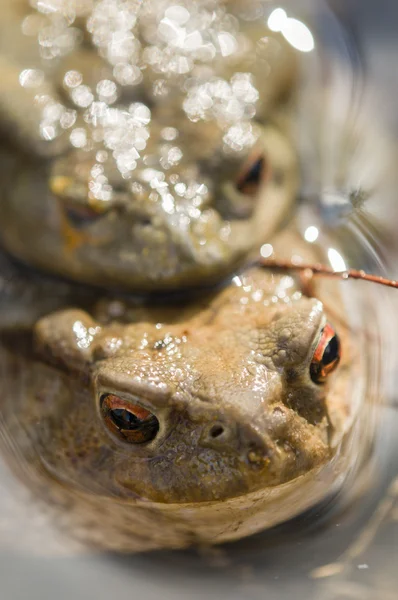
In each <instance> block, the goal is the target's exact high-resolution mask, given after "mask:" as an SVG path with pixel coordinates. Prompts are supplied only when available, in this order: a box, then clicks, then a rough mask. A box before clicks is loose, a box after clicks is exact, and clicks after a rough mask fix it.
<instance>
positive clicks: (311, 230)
mask: <svg viewBox="0 0 398 600" xmlns="http://www.w3.org/2000/svg"><path fill="white" fill-rule="evenodd" d="M318 237H319V229H318V228H317V227H314V226H313V225H311V227H308V228H307V229H306V230H305V233H304V238H305V240H306V241H307V242H310V244H313V243H314V242H316V241H317V239H318Z"/></svg>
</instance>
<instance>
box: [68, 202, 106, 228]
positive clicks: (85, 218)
mask: <svg viewBox="0 0 398 600" xmlns="http://www.w3.org/2000/svg"><path fill="white" fill-rule="evenodd" d="M63 208H64V212H65V215H66V217H67V219H68V221H69V222H70V223H71V224H72V225H74V226H75V227H78V228H79V227H84V226H85V225H90V224H91V223H93V222H94V221H96V220H97V219H99V218H100V217H102V216H103V213H102V212H98V211H97V210H95V209H94V208H91V207H90V206H73V205H69V206H68V205H67V204H66V203H65V204H64V207H63Z"/></svg>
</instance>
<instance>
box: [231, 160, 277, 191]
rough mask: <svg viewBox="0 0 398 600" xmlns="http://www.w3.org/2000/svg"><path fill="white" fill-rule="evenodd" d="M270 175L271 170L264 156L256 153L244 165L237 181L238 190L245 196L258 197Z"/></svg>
mask: <svg viewBox="0 0 398 600" xmlns="http://www.w3.org/2000/svg"><path fill="white" fill-rule="evenodd" d="M268 175H269V169H268V165H267V160H266V158H265V156H264V154H261V153H259V152H255V153H253V154H251V155H250V156H249V158H248V159H247V161H246V162H245V164H244V165H243V167H242V169H241V171H240V173H239V175H238V177H237V179H236V189H237V190H238V191H239V192H240V193H241V194H244V195H245V196H252V197H253V196H256V194H257V193H258V191H259V189H260V187H261V184H262V183H263V182H264V181H265V180H266V179H267V177H268Z"/></svg>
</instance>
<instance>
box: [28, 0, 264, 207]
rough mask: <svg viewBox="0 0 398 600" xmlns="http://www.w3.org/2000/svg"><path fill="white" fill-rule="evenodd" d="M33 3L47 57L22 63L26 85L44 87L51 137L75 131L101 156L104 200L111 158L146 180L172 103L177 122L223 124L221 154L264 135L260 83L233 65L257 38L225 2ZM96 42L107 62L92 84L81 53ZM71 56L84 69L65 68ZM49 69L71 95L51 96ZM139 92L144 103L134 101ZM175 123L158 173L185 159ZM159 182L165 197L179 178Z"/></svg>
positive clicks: (71, 136)
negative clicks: (161, 115)
mask: <svg viewBox="0 0 398 600" xmlns="http://www.w3.org/2000/svg"><path fill="white" fill-rule="evenodd" d="M31 5H32V7H33V9H34V10H33V11H32V13H31V14H29V15H27V16H26V18H25V19H24V21H23V23H22V31H23V33H24V34H25V35H29V36H36V37H37V40H38V48H39V51H40V55H41V58H42V59H43V60H44V63H45V64H44V67H43V69H26V70H24V71H23V72H22V73H21V76H20V83H21V85H22V86H24V87H30V88H37V90H38V92H37V96H36V103H37V104H38V105H40V106H41V108H42V110H41V123H40V133H41V137H42V138H43V139H44V140H48V141H52V140H54V139H56V138H62V137H64V136H67V137H68V143H69V144H71V145H72V147H74V148H76V149H77V150H79V151H87V152H92V153H93V155H94V156H95V164H94V166H93V169H92V173H91V176H92V181H91V182H90V183H89V187H90V193H91V195H92V196H93V197H95V198H96V199H99V200H102V201H104V202H105V201H107V200H109V199H111V197H112V187H111V185H110V184H109V181H108V178H107V177H106V176H105V170H104V165H105V164H106V163H107V162H109V161H114V163H115V164H116V167H117V169H118V171H119V174H120V176H121V177H122V178H123V179H124V180H125V181H131V183H132V184H133V185H135V187H136V188H137V189H138V188H139V186H140V185H141V186H142V185H144V186H145V185H148V181H146V178H145V176H143V175H142V173H141V171H143V170H145V169H146V166H145V160H147V153H148V147H147V146H148V140H149V138H150V137H151V135H153V129H154V125H157V121H158V111H160V110H162V108H164V106H165V103H167V106H168V107H173V108H172V111H173V112H174V116H175V117H176V118H178V119H179V123H183V121H184V119H185V121H186V122H190V123H198V122H207V123H208V122H212V123H214V124H215V127H216V128H217V130H218V131H219V132H220V135H219V140H220V144H221V149H220V151H221V152H229V153H231V152H243V151H247V150H248V149H250V148H251V147H252V146H253V144H254V143H255V142H256V139H257V138H258V133H257V127H256V125H255V124H254V122H253V119H254V117H255V115H256V104H257V103H258V100H259V91H258V89H257V88H256V85H255V81H254V79H253V76H252V74H251V73H249V72H236V69H235V68H234V67H231V64H232V65H236V64H237V65H240V62H239V61H240V57H241V55H242V52H243V53H244V52H245V50H247V47H248V44H249V41H248V40H247V38H246V37H245V35H244V34H243V33H242V32H241V31H240V25H239V21H238V19H237V18H236V17H235V16H233V15H232V14H229V12H228V6H226V5H225V3H224V2H222V1H220V0H189V1H188V0H96V1H94V0H46V1H43V0H31ZM88 45H90V46H91V48H92V50H91V52H92V56H93V61H95V62H94V63H93V64H99V68H98V72H100V73H101V74H102V78H99V79H98V81H94V82H93V81H92V80H91V79H92V78H91V79H90V76H88V77H87V74H86V73H85V72H84V69H82V68H81V69H80V70H78V69H79V64H80V54H79V53H80V52H85V53H86V55H87V46H88ZM249 45H250V44H249ZM68 55H71V56H72V58H73V59H74V58H75V65H76V69H74V70H70V69H66V70H65V72H64V73H61V76H59V70H61V72H62V65H63V61H64V60H65V58H66V59H67V62H68V66H69V67H70V66H71V65H70V63H71V60H70V59H69V58H68ZM231 61H232V62H231ZM46 64H47V65H48V66H49V68H47V66H46ZM47 72H50V73H52V75H51V77H52V78H54V73H55V74H56V80H57V81H59V82H60V84H62V87H63V91H62V94H63V95H64V96H65V95H66V96H67V98H68V101H66V102H65V100H62V99H61V96H58V94H57V91H56V90H55V89H54V90H53V92H54V93H53V94H51V93H50V92H46V93H44V92H42V88H43V86H45V85H46V82H45V78H46V76H45V74H46V73H47ZM88 79H90V81H89V80H88ZM126 98H127V101H126ZM132 99H136V101H135V102H133V103H131V100H132ZM150 107H151V108H150ZM176 123H177V121H176V119H174V121H173V122H172V123H170V124H171V125H173V126H170V127H169V126H168V124H167V123H165V124H163V125H164V126H163V130H162V133H161V136H160V142H159V145H158V147H157V149H156V152H157V155H158V156H157V161H158V173H161V172H164V171H167V169H171V168H172V167H174V166H176V165H178V164H179V163H180V162H181V161H182V160H183V159H184V153H185V154H187V149H184V147H183V146H182V145H181V144H179V143H177V142H176V141H175V140H177V141H178V138H179V136H180V131H179V130H177V129H176V128H175V125H176ZM179 128H183V125H179ZM180 137H181V136H180ZM152 146H153V145H152ZM151 151H153V148H152V150H151ZM190 151H192V150H190ZM193 158H194V157H193ZM147 162H148V161H147ZM153 162H154V161H153V160H152V162H151V161H149V163H151V164H153ZM192 162H195V160H192ZM147 166H148V165H147ZM146 170H147V171H148V169H146ZM140 173H141V174H140ZM140 178H141V181H140ZM168 179H170V178H169V177H168ZM174 179H175V180H176V181H175V182H174V184H173V185H174V189H173V195H174V196H176V195H177V196H181V195H184V194H185V192H187V190H188V189H191V190H192V187H195V185H196V188H197V189H201V190H206V186H205V185H204V182H203V181H201V182H198V181H196V182H195V178H193V176H192V172H191V174H190V176H189V177H188V175H187V177H186V180H185V181H184V179H183V178H182V179H181V177H180V178H179V177H174ZM188 180H189V181H188ZM154 181H155V182H156V181H157V182H158V184H159V185H157V186H155V189H156V191H157V192H159V193H161V194H163V195H164V188H165V187H170V185H171V182H170V181H168V183H167V184H166V178H165V176H164V174H163V176H162V177H160V175H159V177H157V178H156V177H155V178H154ZM175 186H177V188H176V187H175ZM152 187H153V186H152ZM162 190H163V191H162ZM183 190H184V191H183ZM187 193H188V192H187ZM206 194H207V190H206V192H205V193H204V195H206ZM195 197H196V196H195ZM166 204H167V203H166Z"/></svg>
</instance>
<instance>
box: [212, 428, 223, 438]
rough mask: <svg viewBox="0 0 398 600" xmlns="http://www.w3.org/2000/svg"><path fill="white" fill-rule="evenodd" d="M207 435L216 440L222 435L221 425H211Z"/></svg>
mask: <svg viewBox="0 0 398 600" xmlns="http://www.w3.org/2000/svg"><path fill="white" fill-rule="evenodd" d="M209 433H210V437H212V438H213V439H215V438H218V437H220V436H221V435H222V434H223V433H224V427H223V426H222V425H213V427H212V428H211V429H210V432H209Z"/></svg>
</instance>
